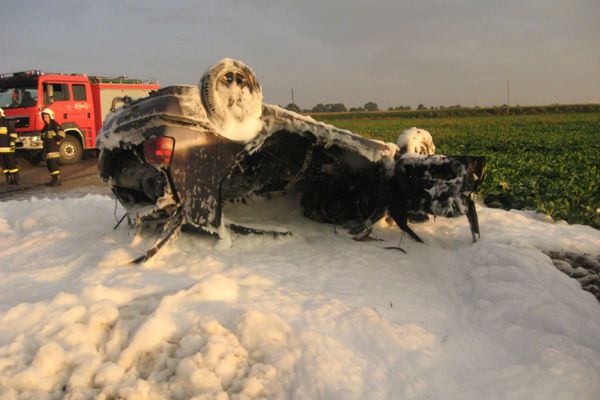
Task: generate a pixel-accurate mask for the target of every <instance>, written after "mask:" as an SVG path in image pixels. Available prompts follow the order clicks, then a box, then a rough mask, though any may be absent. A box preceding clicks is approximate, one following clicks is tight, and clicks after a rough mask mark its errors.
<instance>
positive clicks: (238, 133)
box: [200, 59, 263, 141]
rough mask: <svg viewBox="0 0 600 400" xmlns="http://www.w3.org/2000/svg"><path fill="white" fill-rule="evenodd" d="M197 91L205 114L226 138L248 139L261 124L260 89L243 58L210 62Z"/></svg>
mask: <svg viewBox="0 0 600 400" xmlns="http://www.w3.org/2000/svg"><path fill="white" fill-rule="evenodd" d="M200 95H201V99H202V104H203V105H204V108H205V110H206V113H207V115H208V118H209V119H210V121H211V122H212V123H213V124H214V125H215V126H216V127H217V128H218V129H219V131H220V132H219V133H220V134H221V135H223V136H225V137H226V138H228V139H232V140H235V141H249V140H250V139H252V138H253V137H254V136H255V135H256V133H258V131H259V130H260V129H261V128H262V121H261V119H260V117H261V115H262V99H263V95H262V89H261V87H260V84H259V83H258V80H257V79H256V75H255V74H254V72H253V71H252V70H251V69H250V68H249V67H248V66H247V65H246V64H244V63H243V62H241V61H237V60H232V59H225V60H222V61H220V62H218V63H217V64H215V65H213V66H212V67H211V68H210V69H209V70H208V72H207V73H206V74H205V75H204V76H203V77H202V80H201V81H200Z"/></svg>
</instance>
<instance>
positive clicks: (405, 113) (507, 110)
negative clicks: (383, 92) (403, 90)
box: [285, 101, 600, 118]
mask: <svg viewBox="0 0 600 400" xmlns="http://www.w3.org/2000/svg"><path fill="white" fill-rule="evenodd" d="M285 108H286V109H288V110H291V111H295V112H298V113H305V114H312V113H352V116H350V115H349V116H348V117H350V118H352V117H353V116H354V117H362V116H363V115H364V114H368V113H370V112H373V111H384V110H380V109H379V106H378V105H377V103H375V102H373V101H370V102H367V103H365V105H364V106H363V107H351V108H349V109H348V108H347V107H346V106H345V105H344V104H343V103H333V104H332V103H328V104H322V103H319V104H317V105H316V106H314V107H313V108H312V109H301V108H300V107H298V105H297V104H292V103H290V104H288V105H287V106H285ZM569 112H574V113H578V112H600V104H550V105H543V106H520V105H516V106H511V107H508V106H507V105H506V104H502V105H499V106H489V107H479V106H475V107H463V106H461V105H460V104H456V105H452V106H430V107H427V106H425V105H423V104H419V105H418V106H417V108H416V109H414V110H413V109H412V108H411V107H410V106H395V107H388V109H387V112H386V113H383V114H384V115H386V116H390V117H396V116H398V117H414V116H416V117H452V116H477V115H506V114H514V115H523V114H555V113H569Z"/></svg>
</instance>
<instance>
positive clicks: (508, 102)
mask: <svg viewBox="0 0 600 400" xmlns="http://www.w3.org/2000/svg"><path fill="white" fill-rule="evenodd" d="M506 106H507V107H508V108H507V114H508V115H510V81H509V80H507V81H506Z"/></svg>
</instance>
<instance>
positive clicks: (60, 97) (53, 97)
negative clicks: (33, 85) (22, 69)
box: [44, 83, 70, 104]
mask: <svg viewBox="0 0 600 400" xmlns="http://www.w3.org/2000/svg"><path fill="white" fill-rule="evenodd" d="M69 99H70V96H69V85H67V84H62V83H45V84H44V104H52V103H54V102H55V101H66V100H69Z"/></svg>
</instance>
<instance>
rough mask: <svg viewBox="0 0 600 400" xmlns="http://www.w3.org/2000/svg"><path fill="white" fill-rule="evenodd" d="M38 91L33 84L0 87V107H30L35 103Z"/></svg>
mask: <svg viewBox="0 0 600 400" xmlns="http://www.w3.org/2000/svg"><path fill="white" fill-rule="evenodd" d="M37 97H38V91H37V88H36V87H33V86H19V87H10V88H2V89H0V107H2V108H17V107H31V106H34V105H36V104H37Z"/></svg>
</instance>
